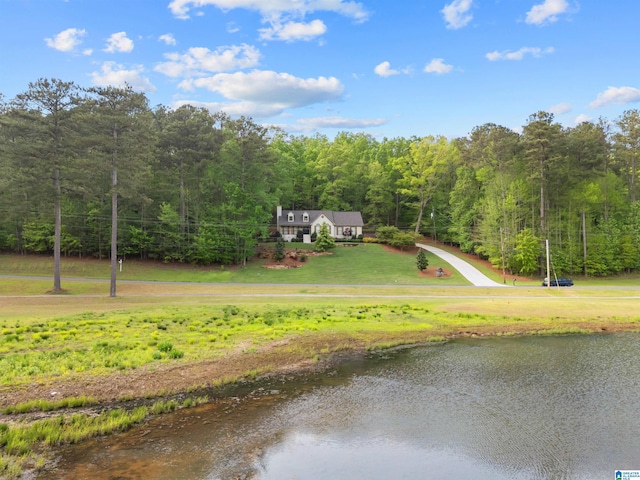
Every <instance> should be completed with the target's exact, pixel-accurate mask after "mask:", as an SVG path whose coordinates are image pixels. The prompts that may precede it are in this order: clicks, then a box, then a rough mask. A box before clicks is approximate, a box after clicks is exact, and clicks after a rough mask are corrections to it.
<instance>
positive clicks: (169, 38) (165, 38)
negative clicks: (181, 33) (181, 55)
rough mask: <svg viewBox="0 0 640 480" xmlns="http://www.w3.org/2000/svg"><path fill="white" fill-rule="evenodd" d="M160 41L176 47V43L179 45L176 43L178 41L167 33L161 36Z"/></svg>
mask: <svg viewBox="0 0 640 480" xmlns="http://www.w3.org/2000/svg"><path fill="white" fill-rule="evenodd" d="M158 40H160V41H161V42H164V43H165V44H167V45H175V44H176V43H178V42H176V39H175V37H174V36H173V34H172V33H165V34H164V35H160V36H159V37H158Z"/></svg>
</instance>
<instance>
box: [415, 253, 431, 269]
mask: <svg viewBox="0 0 640 480" xmlns="http://www.w3.org/2000/svg"><path fill="white" fill-rule="evenodd" d="M428 266H429V260H427V256H426V255H425V253H424V249H422V248H420V249H418V255H417V256H416V267H418V270H420V271H423V270H426V268H427V267H428Z"/></svg>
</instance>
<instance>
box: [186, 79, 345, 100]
mask: <svg viewBox="0 0 640 480" xmlns="http://www.w3.org/2000/svg"><path fill="white" fill-rule="evenodd" d="M189 83H190V85H191V86H193V87H199V88H206V89H208V90H210V91H212V92H217V93H219V94H221V95H223V96H224V97H225V98H228V99H230V100H238V101H243V102H252V103H257V104H261V105H274V106H276V107H277V108H279V109H282V110H283V109H285V108H298V107H303V106H306V105H312V104H314V103H321V102H329V101H336V100H339V99H340V98H341V97H342V93H343V91H344V87H343V86H342V84H341V83H340V81H339V80H338V79H337V78H334V77H329V78H327V77H318V78H307V79H303V78H298V77H294V76H293V75H290V74H288V73H277V72H273V71H268V70H254V71H253V72H250V73H243V72H236V73H233V74H229V73H219V74H217V75H214V76H212V77H208V78H198V79H195V80H192V81H190V82H189Z"/></svg>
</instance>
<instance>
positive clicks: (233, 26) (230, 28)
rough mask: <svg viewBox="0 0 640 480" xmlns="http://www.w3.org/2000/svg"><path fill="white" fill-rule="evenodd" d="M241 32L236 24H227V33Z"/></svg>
mask: <svg viewBox="0 0 640 480" xmlns="http://www.w3.org/2000/svg"><path fill="white" fill-rule="evenodd" d="M239 31H240V27H239V26H238V24H237V23H235V22H229V23H227V33H238V32H239Z"/></svg>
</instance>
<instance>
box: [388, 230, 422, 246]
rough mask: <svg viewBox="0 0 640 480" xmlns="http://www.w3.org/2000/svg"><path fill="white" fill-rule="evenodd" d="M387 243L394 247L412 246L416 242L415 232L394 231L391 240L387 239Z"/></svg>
mask: <svg viewBox="0 0 640 480" xmlns="http://www.w3.org/2000/svg"><path fill="white" fill-rule="evenodd" d="M388 243H389V245H391V246H392V247H396V248H401V249H404V248H406V247H413V246H414V245H415V244H416V234H415V233H409V232H407V233H402V232H398V233H396V234H395V235H394V236H393V237H392V238H391V240H389V242H388Z"/></svg>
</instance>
